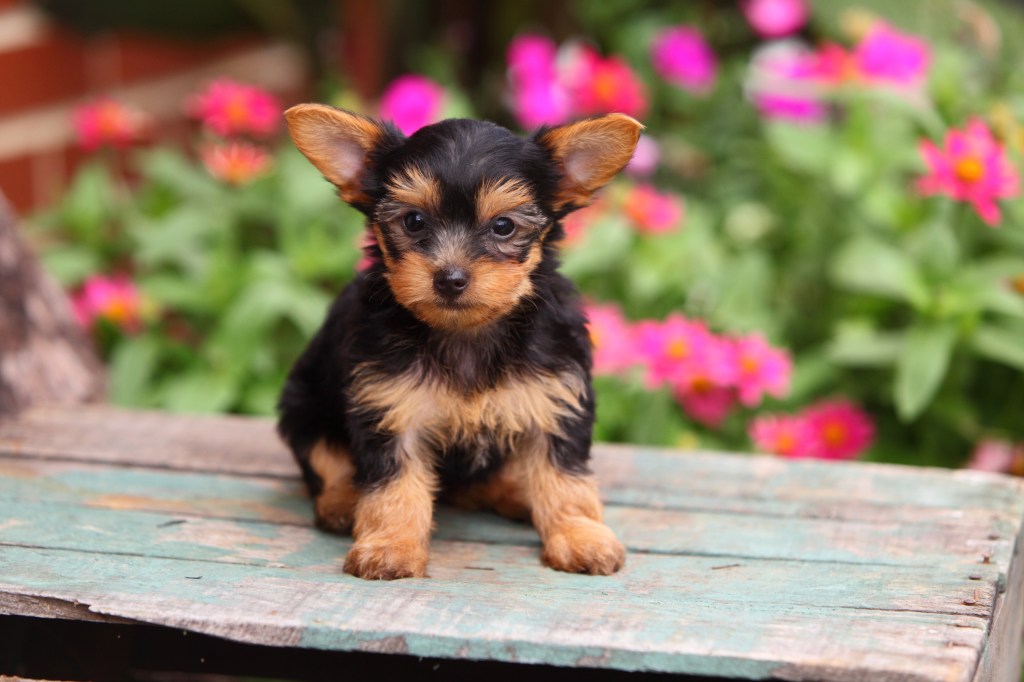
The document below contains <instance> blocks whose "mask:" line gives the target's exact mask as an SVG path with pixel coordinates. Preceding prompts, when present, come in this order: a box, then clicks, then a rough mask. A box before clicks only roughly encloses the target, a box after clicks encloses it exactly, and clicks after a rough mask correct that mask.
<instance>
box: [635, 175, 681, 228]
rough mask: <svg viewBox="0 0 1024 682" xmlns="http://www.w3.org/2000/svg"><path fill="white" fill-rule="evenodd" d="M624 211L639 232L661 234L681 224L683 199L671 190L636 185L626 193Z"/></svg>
mask: <svg viewBox="0 0 1024 682" xmlns="http://www.w3.org/2000/svg"><path fill="white" fill-rule="evenodd" d="M625 212H626V215H627V216H628V217H629V219H630V220H632V221H633V224H634V225H635V226H636V228H637V229H638V230H640V231H641V232H647V233H649V234H661V233H663V232H671V231H673V230H675V229H676V228H678V227H679V226H680V225H681V224H682V220H683V201H682V199H680V198H679V197H677V196H676V195H675V194H673V193H671V192H659V191H658V190H657V189H655V188H654V187H652V186H650V185H637V186H636V187H634V188H633V189H631V190H630V191H629V194H628V195H626V200H625Z"/></svg>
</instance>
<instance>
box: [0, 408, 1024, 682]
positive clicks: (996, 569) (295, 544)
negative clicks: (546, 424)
mask: <svg viewBox="0 0 1024 682" xmlns="http://www.w3.org/2000/svg"><path fill="white" fill-rule="evenodd" d="M594 465H595V470H596V471H597V472H598V474H599V476H600V478H601V480H602V487H603V492H604V497H605V499H606V501H607V504H608V508H607V518H608V521H609V523H610V525H611V526H612V527H613V528H614V529H615V530H616V531H617V532H618V533H619V535H620V537H621V538H622V539H623V541H624V542H625V543H626V544H627V546H628V547H629V549H630V556H629V560H628V563H627V566H626V568H625V569H624V570H623V571H622V572H621V573H619V574H617V575H616V576H613V577H609V578H594V577H588V576H575V575H565V574H560V573H556V572H554V571H550V570H548V569H545V568H543V567H542V566H541V565H540V563H539V560H538V556H539V542H538V540H537V537H536V533H535V532H534V531H533V530H532V529H531V528H529V527H528V526H524V525H519V524H514V523H511V522H508V521H505V520H503V519H500V518H497V517H494V516H490V515H485V514H468V513H464V512H460V511H457V510H452V509H448V508H443V507H442V508H439V510H438V514H437V531H436V533H435V540H434V543H433V547H432V555H431V563H430V568H429V572H430V574H431V578H429V579H425V580H406V581H399V582H395V583H369V582H364V581H361V580H357V579H355V578H352V577H350V576H346V575H343V574H342V573H341V570H340V567H341V562H342V559H343V557H344V553H345V551H346V549H347V548H348V546H349V544H350V540H349V539H347V538H342V537H337V536H330V535H326V534H323V533H320V532H319V531H316V530H315V529H313V528H312V527H311V523H310V517H311V510H310V505H309V501H308V499H306V498H305V496H304V493H303V490H302V487H301V486H300V484H299V482H298V480H297V476H296V471H295V468H294V465H293V464H292V462H291V460H290V458H289V456H288V454H287V453H286V452H285V450H284V449H283V447H282V446H281V445H280V444H279V443H278V441H277V440H276V438H275V437H274V435H273V430H272V426H271V424H270V423H269V422H267V421H265V420H254V419H245V418H201V417H178V416H171V415H164V414H156V413H134V412H132V413H128V412H124V411H120V410H116V409H112V408H99V407H89V408H76V409H68V410H64V409H48V410H36V411H32V412H29V413H27V414H25V415H23V416H22V417H21V418H20V419H19V420H17V421H9V422H6V423H0V613H14V614H28V615H37V616H38V615H43V616H48V617H58V618H65V619H106V618H110V619H117V620H120V621H124V620H125V619H127V620H130V621H142V622H147V623H154V624H162V625H170V626H174V627H181V628H184V629H188V630H192V631H196V632H203V633H208V634H214V635H218V636H223V637H227V638H230V639H235V640H238V641H244V642H253V643H259V644H266V645H273V646H287V647H307V648H319V649H329V650H346V651H381V652H391V653H396V652H397V653H407V654H410V655H415V656H431V657H449V658H469V659H487V660H500V661H513V662H521V663H548V664H554V665H567V666H568V665H572V666H587V667H597V668H613V669H620V670H651V671H663V672H675V673H687V674H692V675H718V676H723V677H734V678H746V679H769V678H773V679H790V680H811V679H815V680H816V679H823V680H850V679H873V680H964V681H970V680H990V679H1000V680H1011V679H1016V675H1017V673H1018V672H1019V668H1017V667H1016V665H1017V662H1018V661H1019V660H1020V659H1019V642H1020V628H1021V622H1022V617H1024V613H1022V611H1024V609H1022V608H1021V599H1022V596H1021V595H1022V594H1024V591H1022V590H1021V580H1022V575H1021V569H1020V557H1019V556H1018V555H1019V553H1020V552H1021V548H1022V546H1024V540H1022V536H1021V528H1022V519H1024V486H1022V484H1021V482H1020V481H1019V480H1014V479H1009V478H1006V477H1001V476H995V475H989V474H979V473H976V472H947V471H938V470H921V469H912V468H904V467H887V466H879V465H856V464H854V465H849V464H833V463H823V462H796V463H793V462H785V461H781V460H778V459H773V458H764V457H752V456H742V455H720V454H707V453H685V454H684V453H678V452H672V451H658V450H652V449H640V448H629V447H621V446H615V447H608V446H604V447H597V448H596V449H595V460H594Z"/></svg>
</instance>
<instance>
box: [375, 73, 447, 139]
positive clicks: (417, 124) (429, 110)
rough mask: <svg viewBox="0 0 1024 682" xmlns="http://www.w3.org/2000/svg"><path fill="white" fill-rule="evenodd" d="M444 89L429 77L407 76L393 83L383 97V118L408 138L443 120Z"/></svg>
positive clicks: (381, 98)
mask: <svg viewBox="0 0 1024 682" xmlns="http://www.w3.org/2000/svg"><path fill="white" fill-rule="evenodd" d="M443 107H444V88H442V87H441V86H440V85H438V84H437V83H435V82H434V81H432V80H430V79H429V78H427V77H426V76H420V75H417V74H411V73H410V74H406V75H404V76H399V77H398V78H396V79H395V80H393V81H391V83H390V84H389V85H388V87H387V88H385V89H384V94H382V95H381V97H380V107H379V112H378V113H379V115H380V117H381V118H382V119H384V120H386V121H393V122H394V124H395V125H396V126H398V129H399V130H401V131H402V132H403V133H405V134H406V135H412V134H413V133H415V132H416V131H417V130H419V129H420V128H422V127H423V126H425V125H430V124H431V123H437V122H438V121H440V120H441V111H442V109H443Z"/></svg>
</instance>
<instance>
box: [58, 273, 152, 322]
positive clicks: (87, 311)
mask: <svg viewBox="0 0 1024 682" xmlns="http://www.w3.org/2000/svg"><path fill="white" fill-rule="evenodd" d="M71 307H72V310H73V311H74V313H75V319H76V320H77V321H78V323H79V324H80V325H82V327H84V328H85V329H90V330H91V329H92V328H93V327H95V326H96V323H97V322H99V321H100V320H106V321H107V322H109V323H110V324H112V325H114V326H115V327H118V328H120V329H121V330H122V331H125V332H129V333H134V332H138V331H140V330H141V329H142V322H143V319H144V318H145V317H146V315H145V310H146V306H145V304H144V301H143V298H142V295H141V294H140V293H139V290H138V288H136V286H135V283H134V282H132V281H131V280H130V279H128V278H127V277H125V276H123V275H118V276H113V277H107V276H104V275H93V276H92V277H89V278H88V279H87V280H85V283H84V284H83V285H82V287H81V289H79V290H78V291H77V292H76V293H75V295H74V296H73V297H72V299H71Z"/></svg>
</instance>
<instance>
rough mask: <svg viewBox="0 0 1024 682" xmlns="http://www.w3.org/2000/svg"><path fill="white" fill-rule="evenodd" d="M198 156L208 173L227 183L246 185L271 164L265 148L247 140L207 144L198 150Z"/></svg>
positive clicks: (263, 172) (271, 161) (265, 170)
mask: <svg viewBox="0 0 1024 682" xmlns="http://www.w3.org/2000/svg"><path fill="white" fill-rule="evenodd" d="M199 156H200V158H202V160H203V165H205V166H206V170H208V171H209V172H210V175H212V176H213V177H215V178H217V179H218V180H221V181H222V182H226V183H228V184H229V185H246V184H248V183H250V182H252V181H253V180H255V179H256V178H258V177H260V176H261V175H264V174H265V173H266V172H267V171H268V170H270V167H271V165H272V164H273V159H272V158H271V156H270V154H268V153H267V152H266V150H265V149H263V148H262V147H260V146H257V145H254V144H249V143H248V142H237V141H234V142H228V143H226V144H208V145H206V146H204V147H203V148H202V149H200V150H199Z"/></svg>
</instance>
